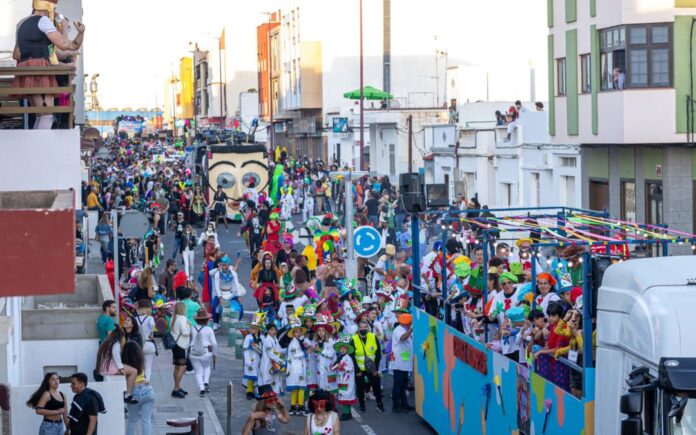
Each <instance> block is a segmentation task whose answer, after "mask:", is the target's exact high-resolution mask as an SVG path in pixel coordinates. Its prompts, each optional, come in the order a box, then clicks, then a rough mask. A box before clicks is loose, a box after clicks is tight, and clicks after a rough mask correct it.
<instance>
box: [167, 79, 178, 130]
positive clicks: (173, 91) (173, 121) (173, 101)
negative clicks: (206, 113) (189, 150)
mask: <svg viewBox="0 0 696 435" xmlns="http://www.w3.org/2000/svg"><path fill="white" fill-rule="evenodd" d="M169 82H170V83H171V84H172V131H173V132H174V138H175V139H176V137H177V136H176V84H177V83H179V79H177V78H176V77H175V76H172V78H171V80H170V81H169Z"/></svg>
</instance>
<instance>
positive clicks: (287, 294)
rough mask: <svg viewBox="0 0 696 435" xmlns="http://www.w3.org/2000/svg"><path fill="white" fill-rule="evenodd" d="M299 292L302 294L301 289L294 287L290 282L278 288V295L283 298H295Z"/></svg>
mask: <svg viewBox="0 0 696 435" xmlns="http://www.w3.org/2000/svg"><path fill="white" fill-rule="evenodd" d="M300 294H302V289H300V288H299V287H295V286H294V285H292V283H290V284H288V285H287V287H285V288H283V289H281V290H280V297H281V298H283V299H295V298H296V297H298V296H299V295H300Z"/></svg>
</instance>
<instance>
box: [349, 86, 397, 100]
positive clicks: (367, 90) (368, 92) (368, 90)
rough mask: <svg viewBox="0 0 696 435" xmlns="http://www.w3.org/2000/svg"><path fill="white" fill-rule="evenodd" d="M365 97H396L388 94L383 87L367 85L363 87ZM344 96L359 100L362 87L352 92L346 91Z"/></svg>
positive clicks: (375, 98) (382, 98)
mask: <svg viewBox="0 0 696 435" xmlns="http://www.w3.org/2000/svg"><path fill="white" fill-rule="evenodd" d="M363 97H364V98H365V99H366V100H386V99H389V100H391V99H393V98H394V97H393V96H392V95H391V94H388V93H386V92H384V91H383V90H381V89H377V88H373V87H372V86H365V87H364V88H363ZM343 98H348V99H349V100H359V99H360V89H356V90H354V91H351V92H346V93H345V94H343Z"/></svg>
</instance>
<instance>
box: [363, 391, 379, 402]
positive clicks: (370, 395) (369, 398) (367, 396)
mask: <svg viewBox="0 0 696 435" xmlns="http://www.w3.org/2000/svg"><path fill="white" fill-rule="evenodd" d="M365 399H367V400H377V398H376V397H375V395H374V394H372V393H371V392H370V393H365Z"/></svg>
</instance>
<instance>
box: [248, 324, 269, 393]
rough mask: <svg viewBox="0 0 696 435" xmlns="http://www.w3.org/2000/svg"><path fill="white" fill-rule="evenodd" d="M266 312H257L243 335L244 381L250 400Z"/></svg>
mask: <svg viewBox="0 0 696 435" xmlns="http://www.w3.org/2000/svg"><path fill="white" fill-rule="evenodd" d="M265 320H266V313H264V312H263V311H261V312H257V313H256V314H255V316H254V320H253V321H252V322H251V323H249V333H248V334H247V335H246V337H244V344H243V346H242V347H243V349H244V378H243V379H244V380H245V381H246V383H247V385H246V398H247V400H252V399H254V398H255V397H256V396H254V387H255V384H256V381H257V380H258V377H259V364H260V362H261V355H262V354H263V338H262V337H261V331H263V330H264V329H265V326H264V322H265Z"/></svg>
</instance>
